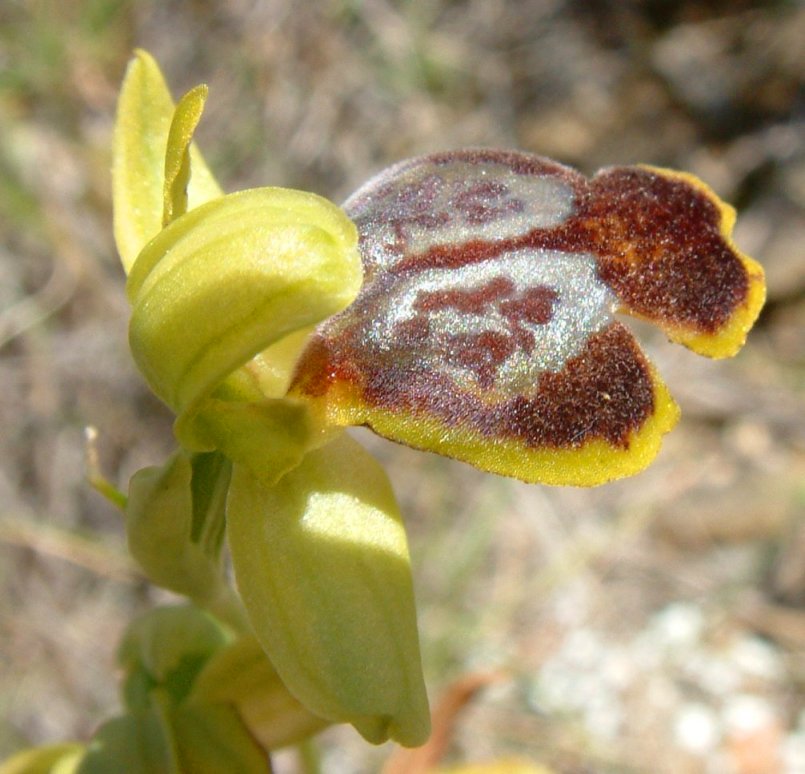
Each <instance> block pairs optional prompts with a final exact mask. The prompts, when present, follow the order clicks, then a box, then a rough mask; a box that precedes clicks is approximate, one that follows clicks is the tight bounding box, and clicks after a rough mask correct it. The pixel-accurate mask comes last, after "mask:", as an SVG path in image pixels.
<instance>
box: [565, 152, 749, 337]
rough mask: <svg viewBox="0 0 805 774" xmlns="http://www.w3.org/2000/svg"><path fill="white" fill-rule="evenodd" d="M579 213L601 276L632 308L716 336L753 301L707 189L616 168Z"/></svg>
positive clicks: (597, 182) (596, 184) (599, 178)
mask: <svg viewBox="0 0 805 774" xmlns="http://www.w3.org/2000/svg"><path fill="white" fill-rule="evenodd" d="M579 209H580V211H579V219H580V220H581V222H582V223H583V228H584V229H587V230H588V235H589V240H590V244H591V247H592V249H593V250H594V252H595V253H596V255H597V256H599V273H600V275H601V278H602V279H603V280H604V282H606V283H607V284H608V285H609V286H610V287H611V288H612V289H613V290H614V291H615V293H616V294H617V295H618V297H619V298H620V299H621V300H622V301H623V302H624V304H625V305H626V306H627V307H628V308H629V309H630V310H631V311H633V312H636V313H638V314H640V315H642V316H645V317H649V318H651V319H654V320H658V321H662V320H666V321H668V322H670V323H671V324H674V323H677V324H680V323H681V324H682V325H684V326H686V327H693V328H695V329H697V330H699V331H701V332H703V333H713V332H714V331H716V330H718V328H720V327H721V326H722V325H723V324H724V323H725V322H726V321H727V320H728V319H729V318H730V316H731V315H732V313H733V312H734V311H735V309H736V308H737V307H738V306H740V304H741V303H743V302H744V300H745V299H746V296H747V293H748V289H749V282H748V278H747V276H746V269H745V268H744V266H743V264H742V263H741V261H740V259H739V258H738V256H736V255H735V253H734V251H733V250H732V249H731V248H730V247H729V245H728V244H727V243H726V241H725V240H724V238H723V236H722V235H721V233H720V231H719V225H720V218H721V213H720V211H719V209H718V207H717V205H716V204H715V202H714V201H713V200H712V199H711V198H710V197H708V196H707V194H706V193H705V192H704V191H702V190H701V189H698V188H695V187H693V186H692V185H690V184H689V183H687V182H685V181H683V180H679V179H674V178H671V177H665V176H663V175H661V174H657V173H656V172H652V171H650V170H647V169H642V168H636V167H616V168H614V169H609V170H604V171H602V172H600V173H599V174H598V175H596V176H595V177H594V178H593V180H592V181H591V184H590V188H589V192H588V194H587V195H586V196H585V197H584V199H583V201H582V202H581V206H580V208H579ZM580 225H581V224H580Z"/></svg>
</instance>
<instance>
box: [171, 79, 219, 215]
mask: <svg viewBox="0 0 805 774" xmlns="http://www.w3.org/2000/svg"><path fill="white" fill-rule="evenodd" d="M207 92H208V89H207V87H206V85H204V84H201V85H200V86H196V87H195V88H194V89H191V90H190V91H188V92H187V94H185V95H184V96H183V97H182V98H181V99H180V100H179V104H178V105H177V106H176V110H175V111H174V113H173V120H172V121H171V126H170V130H169V132H168V144H167V148H166V150H165V187H164V191H163V200H164V201H163V205H162V225H163V226H167V225H168V224H169V223H170V222H171V221H172V220H174V219H175V218H178V217H179V215H184V213H185V212H187V187H188V184H189V182H190V143H191V142H192V140H193V132H195V131H196V126H198V122H199V121H200V120H201V114H202V112H203V111H204V103H205V102H206V101H207Z"/></svg>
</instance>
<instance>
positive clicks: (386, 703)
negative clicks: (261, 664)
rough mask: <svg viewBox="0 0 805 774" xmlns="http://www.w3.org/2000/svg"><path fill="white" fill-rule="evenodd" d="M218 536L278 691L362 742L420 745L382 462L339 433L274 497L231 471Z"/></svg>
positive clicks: (406, 574) (410, 619)
mask: <svg viewBox="0 0 805 774" xmlns="http://www.w3.org/2000/svg"><path fill="white" fill-rule="evenodd" d="M227 534H228V538H229V544H230V548H231V552H232V561H233V565H234V569H235V575H236V578H237V581H238V587H239V589H240V593H241V596H242V598H243V601H244V603H245V605H246V609H247V612H248V614H249V618H250V620H251V623H252V625H253V627H254V630H255V633H256V634H257V637H258V639H259V640H260V642H261V644H262V645H263V647H264V648H265V650H266V653H267V654H268V657H269V659H270V660H271V662H272V663H273V664H274V666H275V668H276V670H277V672H278V673H279V675H280V677H281V678H282V680H283V682H284V683H285V684H286V685H287V686H288V689H289V690H290V691H291V692H292V693H293V694H294V695H296V697H297V698H298V699H299V700H300V701H301V702H302V703H303V704H304V705H305V706H307V707H308V708H309V709H310V710H311V711H312V712H313V713H315V714H316V715H320V716H321V717H323V718H327V719H328V720H332V721H335V722H344V721H346V722H350V723H352V724H353V725H354V726H355V727H356V728H357V729H358V731H359V732H360V733H361V734H363V736H365V737H366V738H367V739H368V740H369V741H372V742H375V743H379V742H382V741H384V740H385V739H387V738H389V737H392V738H394V739H396V740H397V741H399V742H400V743H402V744H405V745H417V744H422V743H423V742H424V741H425V739H426V738H427V736H428V733H429V722H430V721H429V714H428V705H427V697H426V694H425V688H424V684H423V680H422V671H421V664H420V655H419V641H418V635H417V628H416V612H415V609H414V595H413V588H412V581H411V574H410V564H409V557H408V547H407V543H406V537H405V530H404V527H403V525H402V522H401V519H400V515H399V512H398V509H397V504H396V502H395V500H394V495H393V492H392V491H391V487H390V485H389V483H388V480H387V478H386V476H385V473H384V472H383V469H382V468H381V467H380V465H379V464H378V463H377V462H376V461H375V460H374V459H373V458H372V457H371V456H370V455H369V454H367V453H366V452H365V451H364V450H363V449H362V448H361V447H360V445H359V444H357V443H356V442H355V441H353V440H352V439H351V438H349V436H347V435H341V436H339V437H338V438H337V439H336V440H335V441H333V442H331V443H330V444H328V445H327V446H325V447H323V448H321V449H318V450H316V451H313V452H311V453H310V454H308V455H307V457H305V459H304V460H303V462H302V464H301V465H300V466H299V467H297V468H295V469H294V470H292V471H290V472H289V473H288V474H286V475H285V476H284V477H283V478H282V479H281V480H280V481H279V483H278V484H277V485H276V486H274V487H272V488H266V487H264V486H262V485H261V484H260V483H259V482H258V481H257V479H256V478H255V477H254V476H253V475H252V474H251V473H250V472H249V470H248V469H247V468H245V467H243V466H235V468H234V470H233V477H232V483H231V485H230V493H229V500H228V503H227Z"/></svg>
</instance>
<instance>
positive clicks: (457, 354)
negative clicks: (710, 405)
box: [114, 52, 764, 745]
mask: <svg viewBox="0 0 805 774" xmlns="http://www.w3.org/2000/svg"><path fill="white" fill-rule="evenodd" d="M205 99H206V88H205V87H197V88H196V89H193V90H191V91H190V92H188V94H187V95H185V96H184V97H183V98H182V99H181V100H180V101H179V103H178V105H177V106H175V107H174V105H173V102H172V100H171V98H170V95H169V93H168V90H167V87H166V85H165V82H164V79H163V77H162V75H161V73H160V71H159V68H158V66H157V64H156V63H155V62H154V60H153V59H152V58H151V57H150V56H149V55H148V54H146V53H144V52H139V53H138V54H137V56H136V58H135V59H134V60H133V61H132V63H131V64H130V66H129V70H128V72H127V75H126V78H125V81H124V84H123V89H122V93H121V97H120V104H119V111H118V120H117V127H116V135H115V161H114V204H115V236H116V240H117V244H118V249H119V252H120V256H121V259H122V262H123V266H124V268H125V269H126V271H127V273H128V283H127V293H128V298H129V300H130V302H131V305H132V318H131V325H130V344H131V348H132V352H133V355H134V358H135V361H136V362H137V365H138V367H139V368H140V370H141V372H142V374H143V375H144V377H145V379H146V380H147V382H148V384H149V385H150V387H151V388H152V390H153V391H154V392H155V393H156V394H157V395H158V396H159V397H160V398H161V399H162V400H163V401H164V402H165V403H166V404H167V405H168V406H170V408H171V409H173V411H174V412H175V413H176V416H177V419H176V423H175V435H176V438H177V441H178V443H179V449H178V450H177V452H176V454H175V455H173V457H172V458H171V459H170V460H169V461H168V462H167V463H166V464H165V465H163V466H162V467H159V468H151V469H147V470H145V471H141V472H140V473H139V474H137V475H136V476H135V477H134V479H133V481H132V484H131V489H130V493H129V498H128V504H127V507H126V518H127V529H128V535H129V542H130V546H131V549H132V552H133V553H134V556H135V558H136V559H137V560H138V561H139V562H140V564H141V565H142V566H143V568H144V569H145V571H146V572H147V574H148V575H149V577H151V578H152V579H153V580H154V581H155V582H156V583H159V584H160V585H163V586H165V587H167V588H170V589H173V590H175V591H178V592H180V593H183V594H186V595H187V596H189V597H190V598H191V599H192V600H193V601H194V602H196V604H198V605H199V606H200V607H202V608H206V609H208V610H210V611H211V612H213V613H215V614H216V615H217V616H218V617H219V619H221V620H224V621H227V622H229V623H230V624H231V625H232V626H233V627H235V628H236V629H237V628H240V630H241V631H242V632H249V630H252V631H253V633H254V636H255V637H256V641H255V642H259V645H260V647H261V648H262V651H263V652H264V653H265V655H266V657H267V660H268V661H269V662H270V664H271V665H272V667H271V668H272V669H275V670H276V674H278V675H279V678H280V679H281V681H282V683H283V684H284V685H285V686H286V687H287V690H288V691H289V692H290V694H291V695H292V696H294V697H296V699H298V701H299V702H301V704H302V705H303V706H304V707H306V708H307V710H309V711H310V713H312V714H313V715H314V716H317V717H318V718H321V719H323V720H324V721H328V722H349V723H352V724H353V725H354V726H355V727H356V728H357V729H358V731H359V732H360V733H361V734H363V735H364V736H365V737H366V738H367V739H368V740H370V741H372V742H381V741H383V740H385V739H387V738H389V737H391V738H394V739H396V740H397V741H399V742H401V743H402V744H404V745H417V744H421V743H422V742H423V741H424V740H425V739H426V738H427V736H428V729H429V715H428V705H427V698H426V693H425V688H424V684H423V679H422V673H421V666H420V654H419V644H418V636H417V628H416V615H415V607H414V597H413V590H412V588H413V587H412V580H411V573H410V562H409V557H408V549H407V544H406V536H405V531H404V527H403V525H402V521H401V518H400V514H399V511H398V508H397V505H396V502H395V499H394V495H393V493H392V490H391V487H390V485H389V482H388V480H387V478H386V475H385V473H384V472H383V470H382V468H381V467H380V466H379V464H378V463H377V462H376V461H374V460H373V458H372V457H371V456H370V455H369V454H368V453H367V452H365V451H364V450H363V449H362V448H361V447H360V446H359V445H358V443H357V442H356V441H354V440H353V439H352V438H351V437H350V436H349V435H347V434H345V433H343V432H342V431H343V429H344V428H345V427H348V426H351V425H367V426H369V427H370V428H372V429H373V430H375V431H376V432H378V433H379V434H381V435H383V436H385V437H387V438H390V439H392V440H395V441H399V442H402V443H405V444H408V445H411V446H414V447H417V448H420V449H424V450H428V451H434V452H438V453H441V454H445V455H447V456H451V457H455V458H458V459H460V460H464V461H466V462H469V463H471V464H473V465H475V466H477V467H479V468H481V469H483V470H487V471H491V472H494V473H499V474H503V475H507V476H513V477H516V478H520V479H522V480H525V481H529V482H541V483H547V484H573V485H594V484H600V483H603V482H605V481H609V480H612V479H615V478H619V477H622V476H627V475H631V474H633V473H636V472H637V471H639V470H641V469H642V468H644V467H645V466H646V465H648V464H649V462H650V461H651V460H652V459H653V457H654V456H655V455H656V453H657V450H658V448H659V444H660V439H661V436H662V435H663V434H664V433H665V432H667V431H668V430H669V429H670V428H671V427H672V426H673V424H674V423H675V422H676V421H677V417H678V409H677V407H676V404H675V403H674V401H673V400H672V398H671V397H670V395H669V393H668V390H667V388H666V387H665V386H664V385H663V383H662V381H661V380H660V378H659V377H658V375H657V373H656V372H655V369H654V368H653V366H652V365H651V364H650V363H649V361H648V360H647V358H646V357H645V355H643V354H642V352H641V351H640V349H639V347H638V345H637V343H636V342H635V340H634V339H633V337H632V335H631V334H630V333H629V332H628V330H627V328H626V327H625V326H624V325H623V324H622V323H621V322H619V321H618V320H617V319H616V318H615V315H616V313H618V312H625V313H628V314H632V315H636V316H638V317H642V318H644V319H648V320H650V321H652V322H655V323H657V324H658V325H660V326H661V327H662V328H663V329H664V330H665V331H666V333H667V334H668V336H669V337H670V338H671V339H672V340H675V341H678V342H681V343H682V344H685V345H686V346H688V347H690V348H691V349H693V350H694V351H697V352H700V353H702V354H705V355H709V356H712V357H726V356H730V355H733V354H735V352H737V350H738V349H739V348H740V347H741V345H742V344H743V342H744V340H745V337H746V334H747V331H748V330H749V328H750V327H751V326H752V324H753V322H754V321H755V319H756V317H757V315H758V313H759V310H760V308H761V306H762V303H763V298H764V283H763V272H762V270H761V269H760V267H759V266H758V264H757V263H755V262H754V261H752V260H751V259H750V258H748V257H747V256H745V255H743V254H742V253H740V252H739V251H738V249H737V248H736V247H735V245H734V244H733V243H732V240H731V231H732V226H733V222H734V212H733V210H732V209H731V208H730V207H728V206H727V205H726V204H724V203H723V202H721V201H720V200H719V199H718V198H717V197H716V195H715V194H714V193H713V192H712V191H711V190H710V189H709V188H708V187H707V186H706V185H705V184H704V183H702V182H701V181H699V180H697V179H696V178H694V177H693V176H691V175H686V174H681V173H677V172H671V171H668V170H663V169H656V168H652V167H642V166H641V167H614V168H610V169H606V170H602V171H601V172H599V173H598V174H597V175H596V176H595V177H593V178H592V179H590V180H588V179H586V178H584V177H583V176H582V175H580V174H579V173H578V172H575V171H574V170H572V169H569V168H568V167H565V166H562V165H559V164H557V163H555V162H552V161H549V160H547V159H544V158H541V157H538V156H534V155H531V154H526V153H519V152H503V151H495V150H471V151H453V152H447V153H441V154H436V155H431V156H426V157H423V158H418V159H413V160H409V161H406V162H403V163H401V164H398V165H396V166H394V167H392V168H390V169H388V170H386V171H385V172H382V173H381V174H380V175H379V176H378V177H376V178H374V179H373V180H371V181H369V182H368V183H367V184H366V185H364V186H363V187H362V188H361V189H360V190H359V191H358V192H357V193H355V194H354V195H353V196H352V197H350V198H349V200H348V201H347V202H346V203H345V204H344V206H343V209H342V208H339V207H337V206H336V205H334V204H332V203H330V202H329V201H327V200H325V199H322V198H321V197H318V196H315V195H314V194H311V193H305V192H299V191H291V190H287V189H281V188H258V189H254V190H249V191H241V192H238V193H233V194H228V195H224V194H223V193H222V192H221V190H220V188H219V186H218V184H217V183H216V182H215V180H214V178H213V177H212V175H211V173H210V172H209V170H208V168H207V166H206V165H205V163H204V160H203V159H202V157H201V155H200V154H199V152H198V151H197V149H196V148H195V146H194V145H193V143H192V137H193V133H194V131H195V127H196V125H197V123H198V120H199V118H200V116H201V111H202V109H203V105H204V101H205ZM224 542H226V543H228V546H229V551H230V553H231V558H232V564H233V567H234V573H235V577H236V580H237V586H238V590H239V594H240V596H239V599H240V600H242V603H243V605H244V606H245V614H246V617H247V619H248V623H244V620H243V617H242V614H241V612H240V611H239V601H238V598H237V597H234V595H232V594H231V592H230V590H229V587H228V584H227V582H226V578H225V573H224V572H223V570H222V559H221V557H222V547H223V545H224ZM242 636H243V637H249V636H251V635H250V634H248V633H245V634H243V635H242ZM247 651H248V653H249V658H250V659H252V660H253V658H254V650H253V648H252V649H251V650H248V648H247ZM233 653H234V654H235V655H232V656H228V657H227V658H229V659H230V660H229V661H226V662H225V663H226V664H227V667H226V669H222V672H221V673H222V674H232V673H233V671H237V669H236V666H233V664H235V665H236V662H237V658H238V656H237V653H240V651H238V650H237V648H236V649H235V651H233ZM232 659H234V661H233V660H232ZM213 674H217V673H216V672H215V671H213ZM209 680H211V681H212V682H211V684H210V685H211V686H212V687H210V685H207V688H206V689H205V690H206V691H207V694H206V695H208V696H215V695H224V694H225V693H226V692H225V691H224V694H222V693H221V689H220V683H219V684H218V687H217V688H216V683H215V679H213V678H209ZM205 685H206V683H205ZM235 693H237V692H235ZM226 695H227V697H228V699H227V700H231V701H232V702H234V703H235V705H236V706H238V699H237V697H236V696H235V695H234V694H232V695H230V694H226ZM244 702H245V700H244ZM241 704H243V702H241ZM253 714H254V713H253ZM241 716H242V717H244V716H245V715H244V713H241ZM247 722H248V721H247Z"/></svg>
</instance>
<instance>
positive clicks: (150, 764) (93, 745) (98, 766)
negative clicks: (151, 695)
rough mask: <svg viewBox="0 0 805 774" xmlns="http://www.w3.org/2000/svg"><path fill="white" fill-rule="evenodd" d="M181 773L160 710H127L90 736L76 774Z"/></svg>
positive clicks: (168, 730) (168, 729)
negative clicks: (90, 738)
mask: <svg viewBox="0 0 805 774" xmlns="http://www.w3.org/2000/svg"><path fill="white" fill-rule="evenodd" d="M121 772H126V774H154V773H155V772H159V774H184V772H183V771H182V770H181V768H180V767H179V761H178V758H177V753H176V750H175V748H174V746H173V740H172V738H171V734H170V728H169V727H168V726H166V724H165V722H164V719H163V717H162V715H161V713H160V712H158V711H157V710H156V709H149V710H147V711H144V712H136V713H134V712H133V713H128V714H126V715H123V716H121V717H117V718H112V719H111V720H108V721H107V722H106V723H104V724H103V725H102V726H101V727H100V728H99V729H98V730H97V731H96V732H95V735H94V736H93V738H92V740H91V741H90V743H89V746H88V747H87V753H86V755H85V756H84V758H83V760H82V761H81V765H80V766H79V767H78V774H120V773H121Z"/></svg>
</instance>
